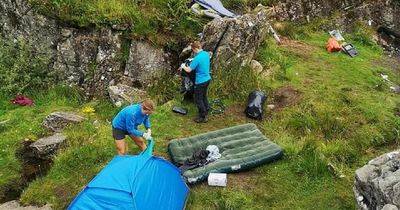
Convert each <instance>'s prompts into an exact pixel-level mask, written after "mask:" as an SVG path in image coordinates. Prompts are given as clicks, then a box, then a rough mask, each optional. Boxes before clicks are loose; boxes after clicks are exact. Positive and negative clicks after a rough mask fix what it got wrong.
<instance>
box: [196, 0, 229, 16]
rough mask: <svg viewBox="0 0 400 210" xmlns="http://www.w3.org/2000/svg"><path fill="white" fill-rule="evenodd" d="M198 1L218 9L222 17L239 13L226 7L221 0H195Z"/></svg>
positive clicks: (202, 4) (208, 7)
mask: <svg viewBox="0 0 400 210" xmlns="http://www.w3.org/2000/svg"><path fill="white" fill-rule="evenodd" d="M195 2H196V3H198V4H200V5H201V6H202V7H204V8H207V9H209V10H214V11H216V12H217V13H218V14H219V15H220V16H222V17H225V16H226V17H236V16H237V15H236V14H234V13H232V12H231V11H229V10H227V9H225V7H224V5H222V3H221V2H220V1H219V0H195Z"/></svg>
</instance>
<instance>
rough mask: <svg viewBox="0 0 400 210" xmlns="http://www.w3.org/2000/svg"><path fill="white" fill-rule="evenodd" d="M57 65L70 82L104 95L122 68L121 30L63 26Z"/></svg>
mask: <svg viewBox="0 0 400 210" xmlns="http://www.w3.org/2000/svg"><path fill="white" fill-rule="evenodd" d="M61 34H62V38H61V40H60V42H59V43H58V44H57V54H56V58H55V62H54V65H53V68H54V69H55V70H57V71H58V72H59V74H58V75H60V76H61V75H62V76H61V79H62V80H65V81H66V82H67V83H68V84H75V85H78V86H79V87H82V88H83V89H84V90H86V93H87V94H88V95H95V94H94V92H96V93H97V95H101V94H102V93H103V95H104V91H105V90H107V87H108V85H109V84H110V82H111V81H113V79H115V77H116V75H117V73H118V71H119V70H120V65H121V63H120V61H119V60H118V59H117V55H118V54H119V53H121V38H120V36H121V33H120V32H112V31H111V30H110V29H100V30H99V29H96V30H88V29H86V30H83V29H74V28H63V29H62V30H61Z"/></svg>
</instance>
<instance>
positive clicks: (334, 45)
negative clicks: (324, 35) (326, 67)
mask: <svg viewBox="0 0 400 210" xmlns="http://www.w3.org/2000/svg"><path fill="white" fill-rule="evenodd" d="M341 49H342V48H341V47H340V44H339V42H338V41H337V40H336V39H335V38H334V37H330V38H329V40H328V42H327V43H326V50H327V51H328V52H339V51H340V50H341Z"/></svg>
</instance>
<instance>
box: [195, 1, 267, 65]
mask: <svg viewBox="0 0 400 210" xmlns="http://www.w3.org/2000/svg"><path fill="white" fill-rule="evenodd" d="M268 20H269V10H267V9H266V8H264V7H258V8H256V9H255V10H254V11H253V12H251V13H248V14H245V15H243V16H240V17H238V18H222V19H214V20H213V21H211V22H210V23H208V24H207V25H206V27H205V28H204V31H203V39H202V44H203V48H204V49H205V50H207V51H210V52H212V53H213V57H212V69H213V70H215V69H223V68H225V67H228V66H229V65H230V64H234V65H248V64H249V63H250V61H251V60H252V59H253V57H254V54H255V52H256V50H257V48H258V47H259V45H260V44H261V43H262V41H263V40H264V39H265V37H266V35H267V34H268V30H269V27H270V24H269V22H268Z"/></svg>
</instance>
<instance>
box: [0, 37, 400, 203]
mask: <svg viewBox="0 0 400 210" xmlns="http://www.w3.org/2000/svg"><path fill="white" fill-rule="evenodd" d="M349 37H350V39H352V38H353V36H349ZM346 38H347V36H346ZM326 39H327V36H326V34H322V33H310V34H309V35H308V36H307V37H305V38H304V39H303V40H301V41H293V40H288V41H286V42H285V43H284V44H283V45H281V46H277V45H276V44H275V43H274V42H273V40H272V39H269V40H267V41H266V42H265V43H264V45H263V46H262V47H261V48H260V49H259V51H258V54H257V57H258V60H259V61H260V62H261V63H262V64H263V65H264V66H265V67H266V68H267V69H269V70H270V71H272V72H271V75H270V77H268V78H267V79H265V78H263V77H262V76H261V75H258V74H257V73H255V72H253V71H251V70H250V69H249V68H247V67H245V68H242V69H240V70H239V69H237V68H235V67H232V68H229V69H225V70H222V69H219V70H218V71H217V72H215V74H214V80H213V83H212V85H211V89H210V95H211V97H212V98H221V99H223V100H224V101H225V102H226V104H227V110H226V112H225V113H224V114H223V115H214V116H211V118H210V122H209V123H207V124H202V125H198V124H195V123H194V122H192V120H191V119H192V118H193V117H194V116H195V113H196V108H195V107H194V105H193V104H185V105H184V106H186V107H188V108H189V113H190V114H189V116H178V115H175V114H173V113H172V112H171V111H170V109H171V106H172V105H174V104H178V103H179V102H178V101H179V100H180V97H179V95H178V93H177V91H178V90H177V88H178V86H179V82H178V79H173V80H160V81H164V82H158V83H155V84H154V86H153V87H151V93H152V95H153V96H154V98H155V99H157V100H159V101H167V100H169V99H173V100H172V101H171V102H168V103H166V104H164V105H162V106H159V107H158V109H157V111H156V113H155V114H154V116H153V117H152V124H153V133H154V137H155V139H156V145H155V154H157V155H161V156H164V157H166V158H168V154H167V144H168V141H169V140H171V139H174V138H179V137H187V136H190V135H194V134H198V133H202V132H207V131H210V130H215V129H220V128H224V127H228V126H233V125H237V124H241V123H245V122H254V123H256V124H257V125H258V127H259V128H260V129H261V130H262V131H263V133H264V134H265V135H266V136H268V137H269V138H271V139H272V140H273V141H274V142H276V143H278V144H279V145H281V146H282V147H283V149H284V154H285V155H284V158H283V159H282V160H279V161H277V162H274V163H271V164H267V165H264V166H262V167H258V168H256V169H254V170H251V171H249V172H243V173H237V174H230V175H229V176H228V179H229V180H228V187H227V188H211V187H208V186H207V184H206V183H202V184H199V185H196V186H191V194H190V198H189V201H188V205H187V209H265V207H268V208H269V209H293V207H296V208H297V209H311V208H313V209H354V208H355V202H354V198H353V193H352V189H351V186H352V183H353V175H354V171H355V169H357V168H358V167H360V166H362V165H363V164H365V162H366V161H368V160H369V159H371V158H373V157H375V156H377V155H379V154H382V153H384V152H387V151H391V150H393V149H395V148H398V146H399V139H400V136H399V133H400V132H399V131H400V119H399V117H396V116H395V115H394V113H395V112H396V110H398V109H399V104H400V99H399V98H398V96H396V95H394V94H393V93H391V92H390V91H389V88H388V86H387V84H385V83H383V82H382V79H381V78H380V75H379V74H380V73H385V74H388V75H389V77H390V78H392V79H393V80H395V82H400V81H399V79H398V78H396V77H395V74H394V73H393V71H392V70H390V69H389V68H388V67H386V65H385V64H384V63H385V60H384V59H386V58H384V57H382V53H381V51H380V50H378V48H376V47H375V46H373V45H370V44H368V43H366V42H364V41H362V40H358V39H352V40H351V41H352V43H353V44H355V46H356V47H357V49H358V50H359V52H360V56H359V57H357V58H350V57H349V56H346V55H344V54H341V53H336V54H328V53H327V52H326V51H325V49H324V45H325V41H326ZM168 76H170V75H166V77H168ZM166 81H169V82H166ZM281 87H291V88H292V89H295V90H298V91H299V92H297V93H298V94H299V97H300V101H298V103H294V104H290V105H288V106H287V107H285V108H282V109H281V110H280V111H276V112H271V111H267V113H266V118H265V119H264V120H263V121H260V122H258V121H256V122H255V121H252V120H249V119H247V118H246V117H244V114H243V107H244V104H245V101H246V97H247V94H248V93H249V92H250V91H252V90H253V89H255V88H259V89H263V90H266V91H267V92H268V93H269V96H270V99H269V100H268V101H270V102H271V101H272V100H273V94H272V91H273V90H275V91H276V90H277V89H279V88H281ZM157 93H158V94H157ZM160 93H166V95H164V94H160ZM27 95H28V96H32V97H33V98H34V100H35V103H36V105H35V106H32V107H16V106H14V105H11V104H9V103H8V102H7V101H8V98H7V97H5V96H2V100H1V101H2V102H1V104H0V112H1V115H0V116H1V117H0V121H4V120H9V121H8V122H7V123H5V124H4V125H1V126H2V127H0V128H1V131H2V133H3V135H2V136H1V137H0V144H1V148H2V150H1V151H0V152H1V159H0V167H1V170H0V171H1V173H0V190H1V189H3V190H4V189H5V188H6V187H7V186H10V185H12V183H18V180H19V173H20V170H21V169H20V163H19V162H18V160H17V159H16V158H15V155H14V154H15V150H16V148H18V147H19V145H20V142H21V141H22V140H23V139H25V138H30V139H38V138H39V137H42V136H45V135H46V134H48V132H47V131H46V130H44V129H43V128H42V127H41V122H42V120H43V119H44V118H45V116H46V115H47V114H49V113H50V112H52V111H60V110H68V111H75V112H78V113H81V114H82V115H84V116H85V117H86V118H87V119H88V120H86V121H85V122H84V123H82V124H81V125H77V126H73V127H70V128H68V129H67V130H66V131H65V134H66V135H67V137H68V146H67V147H65V148H64V149H62V150H61V151H60V152H59V154H58V156H57V158H56V159H55V161H54V165H53V167H52V169H51V170H50V171H49V173H48V175H47V176H45V177H42V178H39V179H37V180H35V181H34V182H32V183H30V185H29V186H28V187H27V189H26V190H25V191H24V192H23V194H22V197H21V201H22V202H23V203H26V204H44V203H52V204H53V205H54V207H55V209H64V208H65V207H66V206H67V205H68V204H69V202H70V201H71V200H72V199H73V198H74V197H75V196H76V194H77V193H78V192H79V191H80V190H81V189H82V188H83V187H84V186H85V185H86V184H87V183H88V182H89V181H90V179H92V178H93V177H94V176H95V175H96V174H97V173H98V172H99V171H100V170H101V169H102V168H103V167H104V165H105V164H107V162H108V161H110V160H111V158H112V157H113V156H114V155H115V148H114V144H113V140H112V137H111V127H110V121H111V119H112V117H113V116H114V114H115V113H117V112H118V110H119V109H118V108H115V107H113V106H112V105H111V104H110V103H109V102H107V101H102V100H94V101H91V102H84V101H83V100H82V98H81V95H80V94H79V92H78V91H76V90H73V89H71V88H70V87H55V88H52V89H50V90H49V91H46V92H42V93H40V94H36V93H35V94H33V92H32V93H31V94H30V93H29V92H27ZM157 97H158V98H157ZM87 106H90V107H93V108H94V109H95V110H96V112H95V113H94V114H85V113H83V112H82V110H83V108H84V107H87ZM21 118H23V119H24V120H21ZM129 153H130V154H136V153H138V149H137V148H136V146H135V145H134V144H133V143H132V142H129ZM329 165H333V166H334V167H335V168H336V170H337V171H332V170H330V167H329ZM337 174H343V175H345V177H344V178H338V176H337ZM16 185H17V184H16ZM326 189H330V190H326Z"/></svg>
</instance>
